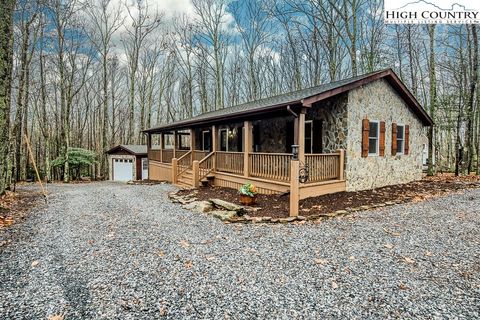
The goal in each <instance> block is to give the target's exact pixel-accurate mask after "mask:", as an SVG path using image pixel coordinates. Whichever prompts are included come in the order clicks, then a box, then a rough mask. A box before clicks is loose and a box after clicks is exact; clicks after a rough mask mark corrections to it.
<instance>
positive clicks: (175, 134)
mask: <svg viewBox="0 0 480 320" xmlns="http://www.w3.org/2000/svg"><path fill="white" fill-rule="evenodd" d="M176 151H177V131H173V158H174V159H175V158H176V157H177V155H176V153H177V152H176Z"/></svg>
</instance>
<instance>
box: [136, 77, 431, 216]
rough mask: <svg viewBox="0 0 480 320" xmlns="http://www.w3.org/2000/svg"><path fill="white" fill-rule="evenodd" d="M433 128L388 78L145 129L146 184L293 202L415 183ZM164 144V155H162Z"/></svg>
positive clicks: (347, 82) (294, 210)
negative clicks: (247, 186) (208, 186)
mask: <svg viewBox="0 0 480 320" xmlns="http://www.w3.org/2000/svg"><path fill="white" fill-rule="evenodd" d="M432 125H433V121H432V119H431V118H430V117H429V116H428V114H427V113H426V112H425V110H424V109H423V108H422V106H421V105H420V104H419V103H418V101H417V100H416V99H415V97H414V96H413V95H412V94H411V93H410V91H408V89H407V88H406V87H405V85H404V84H403V83H402V82H401V81H400V79H399V78H398V77H397V75H396V74H395V73H394V72H393V71H392V70H391V69H386V70H381V71H377V72H373V73H369V74H365V75H361V76H356V77H352V78H349V79H344V80H340V81H335V82H332V83H328V84H323V85H320V86H316V87H312V88H308V89H303V90H299V91H295V92H290V93H286V94H282V95H278V96H274V97H270V98H266V99H261V100H257V101H252V102H248V103H245V104H241V105H237V106H233V107H229V108H224V109H221V110H216V111H212V112H208V113H205V114H201V115H198V116H196V117H193V118H190V119H185V120H182V121H178V122H174V123H170V124H166V125H162V126H159V127H156V128H151V129H148V130H145V131H144V132H145V134H147V136H148V158H149V167H148V170H149V177H150V179H153V180H165V181H170V182H172V183H175V184H178V185H181V186H193V187H196V186H198V185H199V184H200V183H201V182H202V181H207V180H209V181H210V182H211V183H213V185H215V186H222V187H229V188H239V187H240V186H241V185H242V184H244V183H246V182H251V183H254V184H255V185H256V186H257V187H258V191H259V192H260V193H265V194H272V193H284V192H289V193H290V214H291V215H296V214H298V202H299V200H300V199H304V198H307V197H312V196H318V195H322V194H326V193H333V192H339V191H358V190H364V189H372V188H377V187H382V186H386V185H393V184H401V183H407V182H410V181H413V180H418V179H420V178H421V177H422V159H423V148H424V145H425V144H427V141H428V140H427V136H426V127H428V126H432ZM167 145H169V147H166V146H167Z"/></svg>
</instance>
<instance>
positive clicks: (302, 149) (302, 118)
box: [298, 108, 307, 163]
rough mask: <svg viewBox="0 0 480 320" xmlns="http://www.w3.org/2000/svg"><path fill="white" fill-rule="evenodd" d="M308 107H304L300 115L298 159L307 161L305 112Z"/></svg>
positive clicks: (303, 161)
mask: <svg viewBox="0 0 480 320" xmlns="http://www.w3.org/2000/svg"><path fill="white" fill-rule="evenodd" d="M306 112H307V109H306V108H302V111H300V114H299V115H298V160H299V161H300V162H301V163H305V113H306Z"/></svg>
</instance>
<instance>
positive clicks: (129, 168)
mask: <svg viewBox="0 0 480 320" xmlns="http://www.w3.org/2000/svg"><path fill="white" fill-rule="evenodd" d="M133 171H134V168H133V160H132V159H118V158H117V159H113V181H130V180H133V179H134V175H133Z"/></svg>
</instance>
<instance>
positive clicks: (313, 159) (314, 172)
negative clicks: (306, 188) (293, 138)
mask: <svg viewBox="0 0 480 320" xmlns="http://www.w3.org/2000/svg"><path fill="white" fill-rule="evenodd" d="M340 162H341V161H340V153H339V152H338V153H326V154H306V155H305V164H306V165H307V166H308V168H309V178H308V182H320V181H326V180H336V179H340V175H341V172H340Z"/></svg>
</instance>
